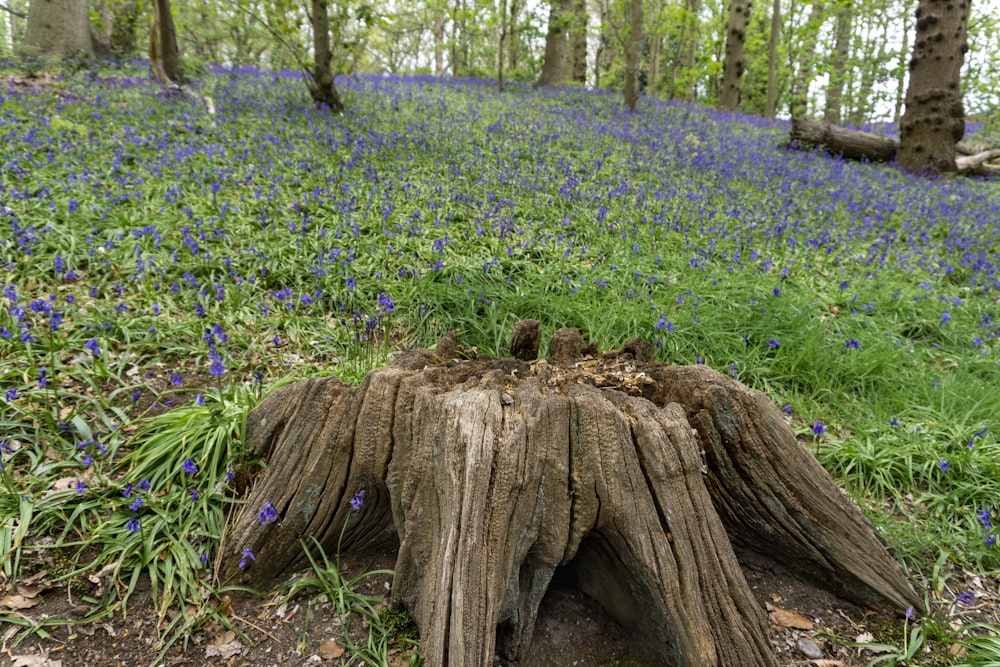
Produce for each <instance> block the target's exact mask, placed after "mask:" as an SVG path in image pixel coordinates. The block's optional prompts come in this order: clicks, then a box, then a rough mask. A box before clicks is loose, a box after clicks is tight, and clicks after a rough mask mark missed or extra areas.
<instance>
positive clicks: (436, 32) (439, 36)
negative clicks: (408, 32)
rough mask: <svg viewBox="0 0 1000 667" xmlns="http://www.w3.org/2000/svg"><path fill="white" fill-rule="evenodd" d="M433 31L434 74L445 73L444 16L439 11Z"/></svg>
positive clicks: (440, 74)
mask: <svg viewBox="0 0 1000 667" xmlns="http://www.w3.org/2000/svg"><path fill="white" fill-rule="evenodd" d="M432 26H433V27H432V28H431V33H432V35H433V38H434V76H442V75H443V74H444V17H443V16H442V15H441V14H440V13H439V14H437V15H436V16H435V17H434V21H433V23H432Z"/></svg>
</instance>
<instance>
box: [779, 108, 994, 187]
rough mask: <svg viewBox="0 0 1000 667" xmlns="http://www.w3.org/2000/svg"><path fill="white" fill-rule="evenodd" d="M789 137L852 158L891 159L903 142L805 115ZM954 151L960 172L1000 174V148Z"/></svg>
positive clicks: (959, 147) (961, 146) (957, 148)
mask: <svg viewBox="0 0 1000 667" xmlns="http://www.w3.org/2000/svg"><path fill="white" fill-rule="evenodd" d="M789 139H790V140H791V141H793V142H794V143H795V144H796V145H798V146H801V147H805V148H809V147H817V146H818V147H821V148H825V149H827V150H829V151H830V152H831V153H835V154H837V155H841V156H843V157H845V158H849V159H852V160H867V161H869V162H891V161H892V160H894V159H896V157H897V155H898V153H899V142H898V141H896V140H895V139H889V138H887V137H880V136H877V135H874V134H869V133H867V132H860V131H858V130H850V129H847V128H845V127H840V126H837V125H833V124H832V123H826V122H820V121H816V120H808V119H803V118H793V119H792V129H791V132H790V134H789ZM954 150H955V152H956V153H958V154H959V155H961V156H962V157H957V158H955V164H956V168H957V170H958V172H959V173H963V174H969V175H973V176H1000V164H991V160H996V159H997V158H1000V150H998V149H992V148H990V147H988V146H969V145H967V144H962V143H959V144H956V145H955V147H954Z"/></svg>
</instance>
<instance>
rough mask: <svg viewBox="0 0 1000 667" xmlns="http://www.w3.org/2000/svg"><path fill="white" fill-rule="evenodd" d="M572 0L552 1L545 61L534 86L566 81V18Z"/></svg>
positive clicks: (554, 84)
mask: <svg viewBox="0 0 1000 667" xmlns="http://www.w3.org/2000/svg"><path fill="white" fill-rule="evenodd" d="M572 3H573V0H552V3H551V5H550V9H549V30H548V33H547V34H546V35H545V60H544V62H543V63H542V74H541V76H539V77H538V82H537V83H536V84H535V85H536V86H558V85H560V84H562V83H563V82H564V81H565V80H566V45H567V44H566V43H567V39H566V37H567V34H566V32H567V31H566V18H567V17H568V16H570V15H571V12H572V10H573V5H572Z"/></svg>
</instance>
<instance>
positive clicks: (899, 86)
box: [892, 1, 911, 127]
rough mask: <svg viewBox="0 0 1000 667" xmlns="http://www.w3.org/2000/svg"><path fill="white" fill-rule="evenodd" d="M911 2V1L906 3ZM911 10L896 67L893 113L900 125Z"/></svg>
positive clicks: (905, 14)
mask: <svg viewBox="0 0 1000 667" xmlns="http://www.w3.org/2000/svg"><path fill="white" fill-rule="evenodd" d="M906 4H907V5H909V4H910V2H909V1H907V3H906ZM910 15H911V14H910V11H906V12H904V13H903V44H902V46H900V52H899V66H898V67H897V68H896V106H895V110H894V112H893V114H892V122H893V124H894V125H895V126H896V127H899V121H900V119H901V118H902V117H903V98H904V96H905V95H906V73H907V72H908V71H909V67H908V63H909V58H908V57H907V56H908V55H909V52H910V51H909V49H910V45H909V42H908V41H907V40H908V39H909V36H910Z"/></svg>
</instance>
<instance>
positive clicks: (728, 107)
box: [719, 0, 751, 111]
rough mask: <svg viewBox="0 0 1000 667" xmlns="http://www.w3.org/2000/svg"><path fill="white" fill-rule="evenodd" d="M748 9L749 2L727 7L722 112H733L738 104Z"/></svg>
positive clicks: (736, 1) (737, 1)
mask: <svg viewBox="0 0 1000 667" xmlns="http://www.w3.org/2000/svg"><path fill="white" fill-rule="evenodd" d="M750 9H751V3H750V0H731V2H730V5H729V24H728V26H727V27H726V59H725V61H724V63H723V65H722V92H721V95H720V98H719V108H720V109H722V110H723V111H735V110H736V107H737V106H738V105H739V103H740V84H741V81H742V79H743V71H744V69H745V68H746V61H745V60H744V59H743V45H744V42H745V41H746V33H747V23H749V20H750Z"/></svg>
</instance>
